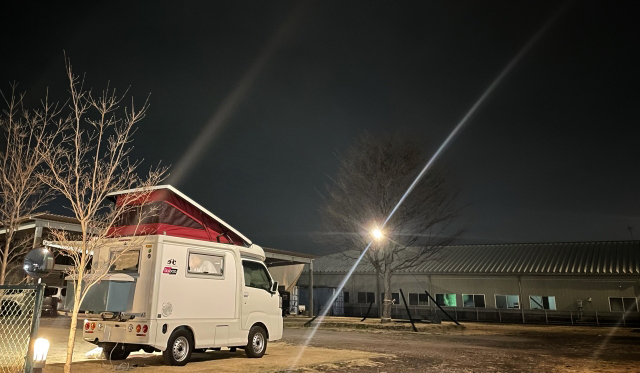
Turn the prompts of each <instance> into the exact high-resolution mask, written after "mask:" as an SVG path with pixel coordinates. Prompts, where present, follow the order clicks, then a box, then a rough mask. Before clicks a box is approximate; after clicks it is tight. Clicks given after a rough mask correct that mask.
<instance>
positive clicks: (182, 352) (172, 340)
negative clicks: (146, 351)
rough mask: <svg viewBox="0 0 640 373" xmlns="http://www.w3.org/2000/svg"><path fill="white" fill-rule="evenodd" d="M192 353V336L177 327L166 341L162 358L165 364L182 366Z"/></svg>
mask: <svg viewBox="0 0 640 373" xmlns="http://www.w3.org/2000/svg"><path fill="white" fill-rule="evenodd" d="M192 353H193V338H192V336H191V333H189V331H187V330H185V329H178V330H176V331H174V332H173V333H171V337H169V341H168V342H167V349H166V350H164V352H162V358H163V360H164V362H165V363H166V364H169V365H177V366H182V365H186V364H187V363H188V362H189V360H190V359H191V354H192Z"/></svg>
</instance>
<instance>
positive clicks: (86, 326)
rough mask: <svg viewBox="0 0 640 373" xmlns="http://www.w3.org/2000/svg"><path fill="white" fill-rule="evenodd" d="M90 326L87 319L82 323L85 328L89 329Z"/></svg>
mask: <svg viewBox="0 0 640 373" xmlns="http://www.w3.org/2000/svg"><path fill="white" fill-rule="evenodd" d="M90 326H91V324H90V323H89V322H88V321H87V322H85V323H84V329H85V330H89V327H90Z"/></svg>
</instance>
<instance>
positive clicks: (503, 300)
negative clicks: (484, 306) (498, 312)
mask: <svg viewBox="0 0 640 373" xmlns="http://www.w3.org/2000/svg"><path fill="white" fill-rule="evenodd" d="M496 308H520V297H519V296H517V295H496Z"/></svg>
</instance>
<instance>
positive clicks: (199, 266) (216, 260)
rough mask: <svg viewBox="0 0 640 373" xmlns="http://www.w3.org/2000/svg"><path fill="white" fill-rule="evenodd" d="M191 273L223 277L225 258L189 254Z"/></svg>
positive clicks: (189, 269)
mask: <svg viewBox="0 0 640 373" xmlns="http://www.w3.org/2000/svg"><path fill="white" fill-rule="evenodd" d="M188 272H189V273H197V274H203V275H216V276H222V275H223V274H224V258H223V257H221V256H218V255H207V254H196V253H189V268H188Z"/></svg>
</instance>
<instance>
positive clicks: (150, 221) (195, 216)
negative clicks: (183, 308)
mask: <svg viewBox="0 0 640 373" xmlns="http://www.w3.org/2000/svg"><path fill="white" fill-rule="evenodd" d="M134 193H135V194H138V193H145V196H144V201H140V200H136V199H135V198H129V199H127V198H124V196H126V195H130V194H134ZM146 193H149V194H146ZM107 197H108V198H110V199H112V200H113V201H114V202H115V203H116V205H120V204H122V203H126V204H128V205H136V206H140V207H139V208H137V209H131V210H129V211H127V212H125V213H124V214H122V216H121V218H120V219H119V220H118V224H116V225H115V226H114V227H112V228H111V230H110V232H109V233H110V234H111V235H114V236H139V235H153V234H166V235H169V236H176V237H184V238H192V239H197V240H203V241H212V242H220V243H227V244H233V245H238V246H244V247H249V246H251V244H252V242H251V240H249V239H248V238H247V237H245V236H244V235H243V234H242V233H240V232H238V231H237V230H235V229H234V228H233V227H232V226H230V225H229V224H227V223H226V222H224V221H223V220H222V219H220V218H219V217H217V216H215V215H214V214H213V213H211V212H210V211H209V210H207V209H205V208H204V207H202V206H201V205H199V204H198V203H197V202H195V201H194V200H192V199H191V198H189V197H187V196H186V195H184V194H183V193H181V192H180V191H179V190H177V189H176V188H174V187H172V186H171V185H159V186H155V187H149V188H137V189H129V190H123V191H118V192H113V193H110V194H109V195H108V196H107ZM145 209H146V210H148V211H153V212H152V213H151V214H148V216H146V217H144V218H143V219H142V221H138V217H139V215H138V214H139V213H140V212H141V211H145ZM152 209H153V210H152Z"/></svg>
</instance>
